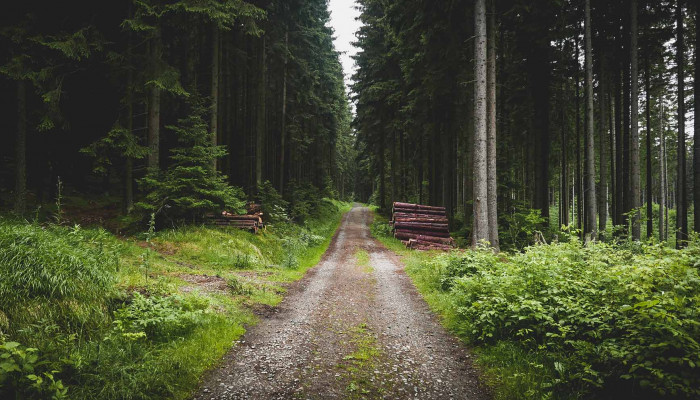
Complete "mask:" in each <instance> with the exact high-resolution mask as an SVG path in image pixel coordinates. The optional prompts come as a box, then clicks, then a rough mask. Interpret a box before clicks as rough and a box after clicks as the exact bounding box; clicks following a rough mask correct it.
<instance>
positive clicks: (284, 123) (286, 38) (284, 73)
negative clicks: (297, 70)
mask: <svg viewBox="0 0 700 400" xmlns="http://www.w3.org/2000/svg"><path fill="white" fill-rule="evenodd" d="M288 52H289V28H288V27H285V31H284V67H283V71H282V116H281V120H282V129H281V131H280V176H279V180H280V185H279V193H280V195H282V194H283V193H284V172H285V171H284V169H285V167H286V166H285V164H284V162H285V158H284V156H285V154H284V153H285V150H286V148H285V146H286V143H285V142H286V140H287V64H288V62H289V61H288V54H287V53H288Z"/></svg>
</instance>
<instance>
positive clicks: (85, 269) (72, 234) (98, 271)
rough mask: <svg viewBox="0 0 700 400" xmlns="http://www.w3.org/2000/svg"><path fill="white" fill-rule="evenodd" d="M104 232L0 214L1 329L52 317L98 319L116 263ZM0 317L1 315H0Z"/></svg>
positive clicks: (71, 322) (68, 321) (81, 321)
mask: <svg viewBox="0 0 700 400" xmlns="http://www.w3.org/2000/svg"><path fill="white" fill-rule="evenodd" d="M106 235H107V233H106V232H104V231H101V230H83V229H80V227H78V226H76V227H74V228H72V229H70V228H65V227H57V226H50V227H41V226H38V225H30V224H26V223H16V222H12V221H7V220H0V315H2V314H4V315H5V318H2V319H7V321H6V324H5V325H7V326H6V327H5V328H3V327H2V325H3V324H0V330H3V329H6V330H7V331H9V332H16V328H17V327H18V326H23V325H27V324H31V323H34V322H37V321H41V320H45V322H46V321H50V320H51V321H54V322H55V323H57V324H59V325H61V326H64V327H67V326H73V327H77V326H81V327H84V326H86V324H90V323H99V322H100V321H103V320H104V318H105V316H106V309H105V307H106V306H107V301H108V300H109V297H110V293H112V289H113V284H114V282H115V273H116V271H117V268H118V257H117V254H116V249H115V248H112V247H111V246H109V245H106V244H105V240H104V238H105V236H106ZM0 322H1V321H0Z"/></svg>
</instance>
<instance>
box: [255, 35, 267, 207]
mask: <svg viewBox="0 0 700 400" xmlns="http://www.w3.org/2000/svg"><path fill="white" fill-rule="evenodd" d="M266 41H267V38H266V36H264V35H263V37H262V40H261V42H262V49H261V66H260V79H259V80H258V93H257V94H258V110H257V111H258V115H257V117H258V124H257V128H258V129H257V136H256V142H255V185H256V188H255V191H256V193H257V190H258V189H259V188H260V186H261V185H262V169H263V162H262V159H263V144H264V143H265V142H264V138H265V135H266V133H267V128H266V126H265V122H266V120H267V115H266V114H267V112H266V107H265V105H266V104H265V103H266V101H265V100H266V96H265V91H266V90H267V82H266V80H267V79H266V78H267V54H266V53H267V52H266Z"/></svg>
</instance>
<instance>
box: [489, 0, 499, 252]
mask: <svg viewBox="0 0 700 400" xmlns="http://www.w3.org/2000/svg"><path fill="white" fill-rule="evenodd" d="M489 6H490V12H489V14H488V15H489V20H488V38H487V40H486V44H487V73H486V74H487V78H486V81H487V82H486V85H487V103H486V112H487V118H488V127H487V129H488V131H487V150H486V152H487V155H486V158H487V174H488V182H487V186H488V188H487V189H488V200H487V203H488V220H489V242H490V243H491V246H492V247H493V248H494V249H496V250H498V248H499V243H498V208H497V207H498V181H497V174H496V2H495V0H489Z"/></svg>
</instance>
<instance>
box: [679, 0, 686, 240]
mask: <svg viewBox="0 0 700 400" xmlns="http://www.w3.org/2000/svg"><path fill="white" fill-rule="evenodd" d="M676 24H677V32H676V33H677V37H676V60H677V61H676V65H677V68H678V72H677V76H678V149H677V159H678V164H677V173H676V209H677V212H676V248H681V247H685V245H686V241H687V240H688V196H687V194H688V192H687V190H688V189H687V178H686V156H685V150H686V149H685V70H684V69H685V53H684V52H685V45H684V43H683V35H684V28H683V9H682V0H677V5H676Z"/></svg>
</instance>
